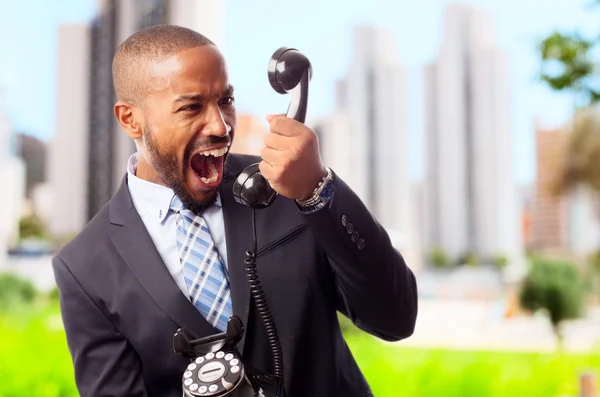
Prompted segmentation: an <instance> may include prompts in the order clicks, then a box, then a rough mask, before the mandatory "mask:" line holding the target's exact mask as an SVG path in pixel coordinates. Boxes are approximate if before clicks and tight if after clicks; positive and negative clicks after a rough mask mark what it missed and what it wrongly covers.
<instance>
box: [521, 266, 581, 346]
mask: <svg viewBox="0 0 600 397" xmlns="http://www.w3.org/2000/svg"><path fill="white" fill-rule="evenodd" d="M519 301H520V304H521V307H523V308H524V309H525V310H529V311H531V312H533V313H535V312H538V311H541V312H543V313H544V314H545V315H546V316H547V317H548V320H549V321H550V324H551V325H552V330H553V332H554V335H555V336H556V340H557V347H558V348H561V347H562V343H563V333H562V328H563V324H564V322H565V321H567V320H572V319H576V318H579V317H580V316H581V315H582V314H583V309H584V302H585V298H584V288H583V280H582V278H581V276H580V274H579V271H578V270H577V268H576V267H575V266H574V265H572V264H571V263H569V262H564V261H556V260H538V261H535V262H533V265H532V268H531V269H530V271H529V272H528V274H527V276H526V277H525V279H524V280H523V284H522V286H521V290H520V293H519Z"/></svg>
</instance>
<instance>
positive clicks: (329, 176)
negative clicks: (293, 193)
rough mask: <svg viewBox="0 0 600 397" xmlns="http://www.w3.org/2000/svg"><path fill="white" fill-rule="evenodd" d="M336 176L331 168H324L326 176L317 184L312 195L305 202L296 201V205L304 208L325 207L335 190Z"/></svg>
mask: <svg viewBox="0 0 600 397" xmlns="http://www.w3.org/2000/svg"><path fill="white" fill-rule="evenodd" d="M333 182H334V174H333V171H332V170H331V169H330V168H327V167H325V168H324V176H323V177H322V178H321V179H320V180H319V182H318V183H317V184H316V187H315V188H314V189H313V191H312V194H311V195H310V196H309V197H308V198H306V199H304V200H299V199H297V200H296V203H297V204H298V205H299V206H300V207H303V208H313V207H320V206H322V205H325V204H327V203H328V202H329V200H331V196H332V195H333V190H334V186H333V185H334V183H333Z"/></svg>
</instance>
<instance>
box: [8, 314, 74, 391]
mask: <svg viewBox="0 0 600 397" xmlns="http://www.w3.org/2000/svg"><path fill="white" fill-rule="evenodd" d="M0 379H1V381H0V397H21V396H36V397H67V396H73V397H75V396H78V393H77V389H76V388H75V382H74V378H73V367H72V364H71V358H70V356H69V351H68V348H67V344H66V341H65V334H64V331H63V330H62V324H61V320H60V316H59V315H58V309H57V307H56V306H52V307H50V308H48V307H47V306H46V305H40V306H35V307H20V308H19V309H18V313H15V311H14V310H13V313H12V314H11V315H5V316H0Z"/></svg>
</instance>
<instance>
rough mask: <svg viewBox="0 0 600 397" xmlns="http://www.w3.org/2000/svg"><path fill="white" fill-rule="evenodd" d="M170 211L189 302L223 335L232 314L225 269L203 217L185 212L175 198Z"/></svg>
mask: <svg viewBox="0 0 600 397" xmlns="http://www.w3.org/2000/svg"><path fill="white" fill-rule="evenodd" d="M171 209H172V210H173V211H174V212H175V213H176V214H177V251H178V253H179V261H180V262H181V265H182V266H183V276H184V278H185V284H186V285H187V288H188V294H189V298H190V301H191V302H192V303H193V304H194V306H195V307H196V309H198V311H199V312H200V313H201V314H202V315H203V316H204V318H206V320H207V321H208V322H209V323H210V324H211V325H212V326H213V327H215V328H216V329H218V330H219V331H221V332H223V331H225V330H226V329H227V321H229V317H230V316H231V314H232V304H231V294H230V290H229V280H228V277H227V270H226V269H225V266H223V263H222V262H221V258H220V257H219V252H218V251H217V248H216V247H215V243H214V242H213V240H212V238H211V236H210V232H209V230H208V226H207V225H206V222H205V221H204V218H202V217H201V216H200V215H196V214H195V213H193V212H192V211H190V210H188V209H185V208H184V207H183V204H182V203H181V200H179V198H178V197H177V196H175V197H173V200H172V201H171Z"/></svg>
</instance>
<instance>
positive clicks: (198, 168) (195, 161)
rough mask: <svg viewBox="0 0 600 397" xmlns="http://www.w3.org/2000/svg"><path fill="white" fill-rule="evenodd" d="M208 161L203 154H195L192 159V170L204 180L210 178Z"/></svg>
mask: <svg viewBox="0 0 600 397" xmlns="http://www.w3.org/2000/svg"><path fill="white" fill-rule="evenodd" d="M206 160H207V157H206V156H203V155H201V154H195V155H194V156H193V157H192V169H193V170H194V172H195V173H196V174H197V175H198V176H200V177H204V178H207V177H208V176H209V175H208V174H209V173H210V171H209V169H208V167H206V166H207V165H208V164H207V163H208V162H207V161H206Z"/></svg>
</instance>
